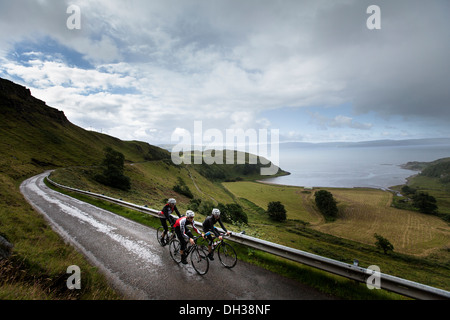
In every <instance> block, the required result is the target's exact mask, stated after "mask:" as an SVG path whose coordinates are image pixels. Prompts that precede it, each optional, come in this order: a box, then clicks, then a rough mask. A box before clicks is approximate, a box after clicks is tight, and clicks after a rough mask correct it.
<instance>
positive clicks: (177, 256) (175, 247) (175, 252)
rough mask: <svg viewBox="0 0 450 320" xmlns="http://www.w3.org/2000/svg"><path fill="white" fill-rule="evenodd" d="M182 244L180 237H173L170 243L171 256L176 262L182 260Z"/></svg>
mask: <svg viewBox="0 0 450 320" xmlns="http://www.w3.org/2000/svg"><path fill="white" fill-rule="evenodd" d="M180 248H181V244H180V241H178V239H172V240H171V241H170V243H169V252H170V256H171V257H172V259H173V260H174V261H175V262H176V263H180V262H181V253H180Z"/></svg>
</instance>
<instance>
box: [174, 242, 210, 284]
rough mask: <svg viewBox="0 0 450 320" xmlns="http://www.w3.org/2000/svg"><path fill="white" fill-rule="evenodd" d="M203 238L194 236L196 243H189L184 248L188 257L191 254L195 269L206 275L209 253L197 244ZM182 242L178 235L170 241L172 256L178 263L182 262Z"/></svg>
mask: <svg viewBox="0 0 450 320" xmlns="http://www.w3.org/2000/svg"><path fill="white" fill-rule="evenodd" d="M199 238H201V236H197V237H194V238H193V239H194V242H195V244H194V245H191V244H188V245H187V246H186V250H184V254H185V255H186V259H187V257H188V256H189V255H190V256H191V264H192V266H193V267H194V269H195V271H196V272H197V273H198V274H200V275H204V274H206V273H207V272H208V270H209V260H208V257H207V253H206V252H205V250H204V249H203V248H202V247H200V246H197V240H198V239H199ZM180 248H181V243H180V240H178V239H177V238H176V237H175V238H173V239H172V240H170V242H169V252H170V256H171V257H172V259H173V260H174V261H175V262H176V263H178V264H179V263H180V262H181V253H180Z"/></svg>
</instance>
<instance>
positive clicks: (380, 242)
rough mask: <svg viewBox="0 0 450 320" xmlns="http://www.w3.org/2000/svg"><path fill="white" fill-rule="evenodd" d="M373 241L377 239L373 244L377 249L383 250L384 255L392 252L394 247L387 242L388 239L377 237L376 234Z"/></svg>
mask: <svg viewBox="0 0 450 320" xmlns="http://www.w3.org/2000/svg"><path fill="white" fill-rule="evenodd" d="M374 237H375V239H377V241H376V242H375V245H376V247H377V248H378V249H381V250H383V252H384V254H387V253H388V251H394V246H393V245H392V244H391V243H390V242H389V240H388V239H386V238H384V237H382V236H380V235H378V234H376V233H375V234H374Z"/></svg>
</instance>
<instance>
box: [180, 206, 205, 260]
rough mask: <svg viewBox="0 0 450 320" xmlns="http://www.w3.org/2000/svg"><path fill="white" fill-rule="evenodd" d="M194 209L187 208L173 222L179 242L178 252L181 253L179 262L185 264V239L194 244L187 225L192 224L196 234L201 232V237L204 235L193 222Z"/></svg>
mask: <svg viewBox="0 0 450 320" xmlns="http://www.w3.org/2000/svg"><path fill="white" fill-rule="evenodd" d="M194 215H195V214H194V211H192V210H188V211H186V216H184V217H181V218H179V219H177V221H176V222H175V224H174V225H173V226H174V227H175V233H176V234H177V237H178V240H180V244H181V249H180V253H181V262H182V263H183V264H187V261H186V256H185V254H184V250H185V249H186V244H187V241H189V242H190V243H191V244H192V245H194V243H195V242H194V239H193V238H194V236H193V235H192V232H191V231H190V230H189V229H188V227H187V226H188V225H192V228H193V229H194V231H195V232H197V233H198V234H201V235H202V237H204V236H205V235H204V234H203V233H201V232H200V231H199V230H198V229H197V228H196V227H195V224H194Z"/></svg>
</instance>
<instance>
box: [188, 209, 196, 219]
mask: <svg viewBox="0 0 450 320" xmlns="http://www.w3.org/2000/svg"><path fill="white" fill-rule="evenodd" d="M194 215H195V214H194V211H192V210H188V211H186V218H193V217H194Z"/></svg>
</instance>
